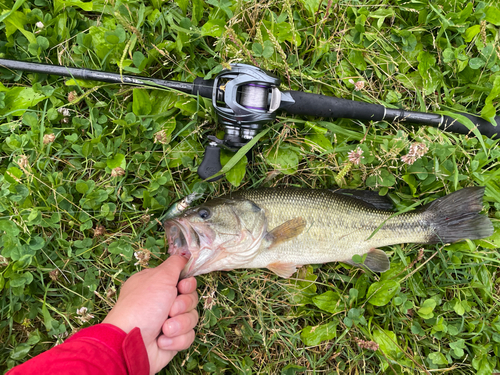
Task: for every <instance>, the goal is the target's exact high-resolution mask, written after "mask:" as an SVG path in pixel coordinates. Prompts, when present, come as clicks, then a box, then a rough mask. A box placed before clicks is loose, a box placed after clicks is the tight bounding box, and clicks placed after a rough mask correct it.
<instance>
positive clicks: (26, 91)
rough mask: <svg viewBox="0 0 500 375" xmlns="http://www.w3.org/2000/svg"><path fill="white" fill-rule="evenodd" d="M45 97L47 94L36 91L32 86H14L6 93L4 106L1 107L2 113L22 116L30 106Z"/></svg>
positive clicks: (0, 112) (0, 111) (0, 113)
mask: <svg viewBox="0 0 500 375" xmlns="http://www.w3.org/2000/svg"><path fill="white" fill-rule="evenodd" d="M44 99H45V96H43V95H41V94H39V93H36V92H35V90H33V88H31V87H13V88H11V89H10V90H9V91H7V92H6V93H5V97H4V99H3V102H4V107H3V108H0V115H7V114H9V115H14V116H21V115H22V114H23V113H24V112H26V110H27V109H28V108H30V107H33V106H35V105H36V104H37V103H39V102H41V101H42V100H44Z"/></svg>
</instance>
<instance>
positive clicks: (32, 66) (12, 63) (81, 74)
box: [0, 59, 193, 94]
mask: <svg viewBox="0 0 500 375" xmlns="http://www.w3.org/2000/svg"><path fill="white" fill-rule="evenodd" d="M0 67H2V68H7V69H12V70H22V71H27V72H32V73H41V74H51V75H58V76H63V77H71V78H76V79H82V80H89V81H100V82H108V83H118V84H127V85H134V86H148V87H156V88H160V87H165V88H169V89H174V90H177V91H181V92H184V93H186V94H192V93H193V84H192V83H188V82H179V81H169V80H164V79H156V78H149V77H141V76H129V75H122V74H117V73H110V72H102V71H99V70H92V69H81V68H70V67H66V66H60V65H49V64H42V63H31V62H24V61H17V60H7V59H0Z"/></svg>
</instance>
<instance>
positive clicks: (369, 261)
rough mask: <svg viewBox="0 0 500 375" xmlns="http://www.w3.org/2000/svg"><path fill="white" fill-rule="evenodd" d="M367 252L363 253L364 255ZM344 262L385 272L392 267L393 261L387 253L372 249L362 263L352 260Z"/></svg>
mask: <svg viewBox="0 0 500 375" xmlns="http://www.w3.org/2000/svg"><path fill="white" fill-rule="evenodd" d="M364 255H365V254H363V256H364ZM344 263H347V264H351V265H353V266H358V267H366V268H368V269H369V270H371V271H373V272H385V271H387V270H388V269H389V268H391V263H390V262H389V258H387V254H386V253H385V252H384V251H382V250H380V249H371V250H370V251H369V252H368V253H366V258H365V261H364V262H363V263H362V264H361V263H355V262H353V261H352V260H347V261H344Z"/></svg>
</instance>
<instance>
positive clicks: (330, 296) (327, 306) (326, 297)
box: [312, 290, 345, 314]
mask: <svg viewBox="0 0 500 375" xmlns="http://www.w3.org/2000/svg"><path fill="white" fill-rule="evenodd" d="M312 301H313V303H314V304H315V305H316V306H317V307H319V308H320V309H321V310H324V311H327V312H329V313H332V314H335V313H337V312H339V311H343V310H344V309H345V306H344V303H342V298H341V297H340V294H339V293H337V292H334V291H333V290H329V291H327V292H325V293H323V294H320V295H318V296H315V297H313V299H312Z"/></svg>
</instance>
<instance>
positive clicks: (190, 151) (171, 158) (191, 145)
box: [167, 138, 243, 168]
mask: <svg viewBox="0 0 500 375" xmlns="http://www.w3.org/2000/svg"><path fill="white" fill-rule="evenodd" d="M240 151H241V149H240ZM201 153H202V149H201V147H200V144H199V142H197V141H195V140H194V139H192V138H188V139H185V140H183V141H182V142H179V143H178V144H177V145H175V146H174V147H173V148H172V151H171V152H170V153H169V154H168V156H167V157H168V166H169V167H170V168H175V167H178V166H179V165H181V164H182V158H183V157H186V158H190V159H193V158H194V157H195V156H196V155H198V154H200V155H201ZM235 156H236V155H235ZM242 157H243V156H242ZM226 165H227V164H226Z"/></svg>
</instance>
